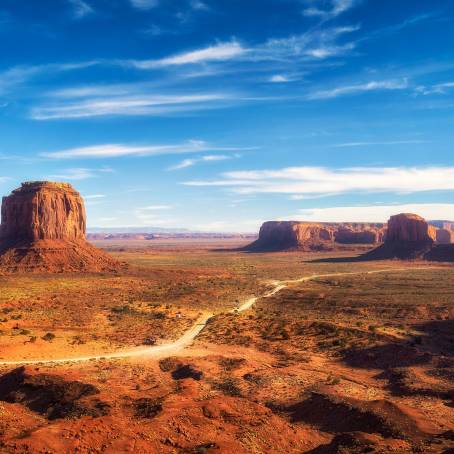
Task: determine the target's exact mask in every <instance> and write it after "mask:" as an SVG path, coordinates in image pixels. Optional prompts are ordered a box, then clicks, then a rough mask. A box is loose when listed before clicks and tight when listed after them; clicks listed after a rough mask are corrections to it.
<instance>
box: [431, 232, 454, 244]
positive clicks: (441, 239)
mask: <svg viewBox="0 0 454 454" xmlns="http://www.w3.org/2000/svg"><path fill="white" fill-rule="evenodd" d="M435 241H436V242H437V244H452V243H454V232H453V231H452V230H448V229H437V230H436V232H435Z"/></svg>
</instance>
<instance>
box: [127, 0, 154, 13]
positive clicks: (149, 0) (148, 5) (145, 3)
mask: <svg viewBox="0 0 454 454" xmlns="http://www.w3.org/2000/svg"><path fill="white" fill-rule="evenodd" d="M131 5H132V6H133V7H134V8H137V9H139V10H142V11H147V10H149V9H153V8H155V7H156V6H158V5H159V0H131Z"/></svg>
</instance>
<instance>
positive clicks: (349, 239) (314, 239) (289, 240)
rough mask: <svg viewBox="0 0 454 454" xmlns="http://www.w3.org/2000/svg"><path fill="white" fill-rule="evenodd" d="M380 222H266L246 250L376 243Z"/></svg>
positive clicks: (315, 248) (379, 238) (314, 248)
mask: <svg viewBox="0 0 454 454" xmlns="http://www.w3.org/2000/svg"><path fill="white" fill-rule="evenodd" d="M383 235H384V226H383V224H366V223H357V224H336V223H313V222H299V221H269V222H265V223H264V224H263V225H262V227H261V228H260V232H259V238H258V239H257V241H254V242H253V243H252V244H250V245H249V246H247V247H246V248H245V249H246V250H249V251H256V252H260V251H264V252H266V251H282V250H289V249H299V250H305V251H321V250H332V249H334V248H335V247H336V243H342V244H371V245H373V244H378V243H379V242H381V241H382V240H383Z"/></svg>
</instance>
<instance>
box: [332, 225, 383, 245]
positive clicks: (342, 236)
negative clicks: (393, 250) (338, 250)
mask: <svg viewBox="0 0 454 454" xmlns="http://www.w3.org/2000/svg"><path fill="white" fill-rule="evenodd" d="M384 234H385V230H384V228H383V226H376V227H372V226H367V227H364V226H360V227H359V228H358V227H357V228H356V229H355V228H352V227H342V226H341V227H339V228H338V229H337V231H336V232H335V233H334V238H335V240H336V242H337V243H341V244H378V243H381V242H383V238H384Z"/></svg>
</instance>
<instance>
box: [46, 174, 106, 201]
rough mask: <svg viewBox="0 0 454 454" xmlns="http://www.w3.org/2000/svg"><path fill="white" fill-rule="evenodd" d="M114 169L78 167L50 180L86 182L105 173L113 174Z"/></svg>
mask: <svg viewBox="0 0 454 454" xmlns="http://www.w3.org/2000/svg"><path fill="white" fill-rule="evenodd" d="M111 172H112V169H110V168H101V169H87V168H84V167H76V168H71V169H66V170H64V171H63V172H62V173H60V174H55V175H50V176H49V178H50V179H57V180H69V181H73V180H74V181H77V180H86V179H88V178H95V177H98V176H99V175H100V174H103V173H111ZM102 197H104V196H100V195H96V196H91V197H90V196H88V197H86V198H88V199H89V198H91V199H96V198H98V199H99V198H102Z"/></svg>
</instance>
